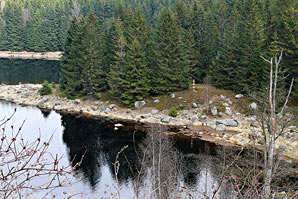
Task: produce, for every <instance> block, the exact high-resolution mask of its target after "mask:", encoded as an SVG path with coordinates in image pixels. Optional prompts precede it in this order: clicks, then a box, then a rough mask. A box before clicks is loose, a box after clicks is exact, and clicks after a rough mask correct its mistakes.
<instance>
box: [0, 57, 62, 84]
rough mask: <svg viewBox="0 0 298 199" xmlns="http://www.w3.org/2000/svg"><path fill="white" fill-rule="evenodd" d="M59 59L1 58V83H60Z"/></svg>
mask: <svg viewBox="0 0 298 199" xmlns="http://www.w3.org/2000/svg"><path fill="white" fill-rule="evenodd" d="M59 73H60V67H59V61H47V60H31V59H28V60H24V59H0V83H5V84H18V83H19V82H22V83H42V82H43V81H44V80H47V81H48V82H55V83H58V81H59Z"/></svg>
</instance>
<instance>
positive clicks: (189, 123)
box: [185, 121, 193, 126]
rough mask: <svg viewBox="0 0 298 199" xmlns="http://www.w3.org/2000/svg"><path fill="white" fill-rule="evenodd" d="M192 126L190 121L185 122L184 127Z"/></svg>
mask: <svg viewBox="0 0 298 199" xmlns="http://www.w3.org/2000/svg"><path fill="white" fill-rule="evenodd" d="M192 124H193V122H192V121H186V122H185V125H187V126H189V125H192Z"/></svg>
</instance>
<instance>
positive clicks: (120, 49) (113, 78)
mask: <svg viewBox="0 0 298 199" xmlns="http://www.w3.org/2000/svg"><path fill="white" fill-rule="evenodd" d="M126 44H127V41H126V37H125V36H124V27H123V23H122V21H121V20H120V18H118V19H114V20H113V23H112V28H111V31H110V46H109V49H110V53H111V60H110V72H109V75H108V85H109V87H110V93H111V94H112V95H113V96H114V97H115V98H118V97H120V96H121V93H122V90H121V87H120V85H119V82H120V80H121V79H122V77H123V66H124V64H125V56H126Z"/></svg>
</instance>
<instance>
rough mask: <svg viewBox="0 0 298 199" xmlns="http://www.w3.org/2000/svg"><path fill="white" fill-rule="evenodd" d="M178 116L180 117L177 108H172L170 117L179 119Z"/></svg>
mask: <svg viewBox="0 0 298 199" xmlns="http://www.w3.org/2000/svg"><path fill="white" fill-rule="evenodd" d="M177 115H178V112H177V110H176V108H175V107H171V108H170V111H169V116H171V117H177Z"/></svg>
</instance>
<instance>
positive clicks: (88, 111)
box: [0, 84, 298, 161]
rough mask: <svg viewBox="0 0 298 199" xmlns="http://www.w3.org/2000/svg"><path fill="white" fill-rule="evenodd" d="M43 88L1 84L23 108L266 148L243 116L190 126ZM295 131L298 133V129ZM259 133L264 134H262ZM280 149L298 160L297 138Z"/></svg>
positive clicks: (2, 93)
mask: <svg viewBox="0 0 298 199" xmlns="http://www.w3.org/2000/svg"><path fill="white" fill-rule="evenodd" d="M41 87H42V86H41V84H19V85H5V84H2V85H0V100H3V101H7V102H12V103H17V104H20V105H23V106H35V107H39V108H40V109H43V110H54V111H56V112H61V113H70V114H76V115H82V116H84V117H88V118H105V119H107V120H110V121H113V123H114V128H115V129H118V128H125V124H127V123H129V124H136V126H137V127H140V128H144V126H146V125H154V124H162V125H165V126H168V127H169V128H170V129H175V131H173V132H167V133H169V134H172V135H176V136H186V137H189V138H190V139H200V140H204V141H209V142H213V143H217V144H220V145H225V146H237V147H242V146H243V147H252V146H254V144H255V145H256V147H257V148H259V149H262V143H261V142H259V141H258V140H257V141H254V140H253V139H251V138H250V134H251V132H252V127H251V126H250V125H251V121H250V120H249V118H247V117H245V115H243V114H241V115H237V116H236V115H232V116H229V118H215V117H208V118H207V119H204V120H202V119H200V118H198V119H197V120H196V121H194V122H193V123H192V124H189V119H187V118H185V117H183V114H182V112H181V113H180V112H179V114H178V116H177V117H176V118H172V117H169V116H168V114H167V110H161V111H158V113H155V114H153V110H154V107H146V106H145V107H142V108H139V109H133V110H132V109H128V108H123V107H119V106H118V105H115V104H111V103H110V102H105V101H100V100H85V101H82V100H79V99H76V100H70V99H67V98H63V97H60V96H57V95H55V94H52V95H48V96H40V95H39V94H38V89H39V88H41ZM7 114H10V113H7ZM7 116H9V115H7ZM223 119H224V120H234V121H237V123H238V125H237V127H227V129H226V130H224V131H219V130H217V129H216V123H217V122H218V121H220V120H223ZM122 123H123V124H122ZM145 128H146V127H145ZM253 130H254V131H255V132H256V133H258V132H259V131H260V129H259V128H258V127H254V129H253ZM291 131H293V129H291ZM294 131H297V127H295V129H294ZM259 133H260V134H261V132H259ZM257 135H258V134H257ZM258 136H259V135H258ZM276 147H277V149H279V148H281V147H282V148H284V147H287V149H286V150H283V151H280V152H281V153H282V155H283V156H284V157H288V158H290V159H292V160H293V161H297V160H298V150H297V148H298V140H297V139H295V138H294V139H286V138H284V137H280V138H279V139H278V140H277V142H276Z"/></svg>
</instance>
